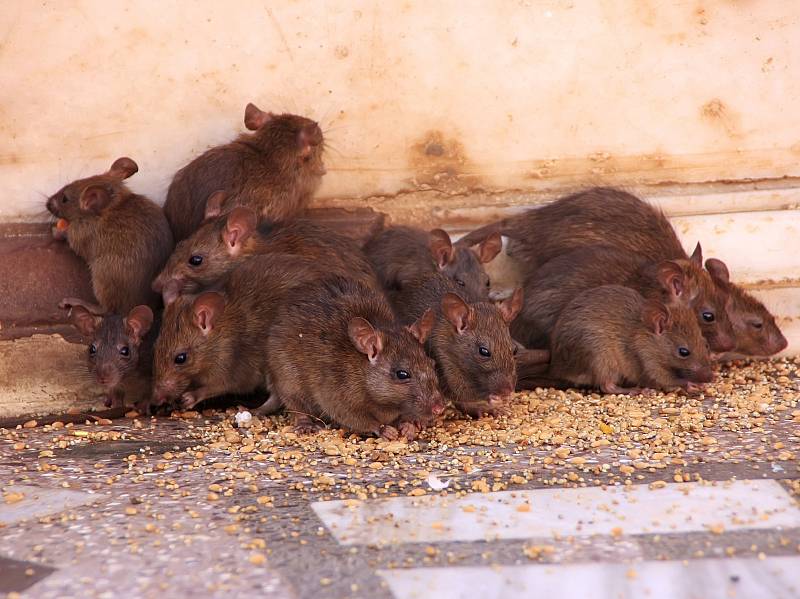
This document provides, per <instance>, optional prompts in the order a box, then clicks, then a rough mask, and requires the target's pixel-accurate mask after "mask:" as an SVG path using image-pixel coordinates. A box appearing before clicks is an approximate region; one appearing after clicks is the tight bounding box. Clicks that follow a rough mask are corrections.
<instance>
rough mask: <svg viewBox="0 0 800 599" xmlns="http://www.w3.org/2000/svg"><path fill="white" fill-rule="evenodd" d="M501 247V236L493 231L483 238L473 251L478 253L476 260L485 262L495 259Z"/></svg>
mask: <svg viewBox="0 0 800 599" xmlns="http://www.w3.org/2000/svg"><path fill="white" fill-rule="evenodd" d="M502 249H503V237H502V236H501V235H500V233H498V232H497V231H495V232H494V233H492V234H491V235H489V237H487V238H486V239H484V240H483V241H482V242H481V243H480V244H479V245H478V249H477V250H476V251H475V253H476V254H478V261H479V262H480V263H481V264H486V263H487V262H491V261H492V260H494V259H495V257H496V256H497V254H499V253H500V250H502Z"/></svg>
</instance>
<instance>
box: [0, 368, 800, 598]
mask: <svg viewBox="0 0 800 599" xmlns="http://www.w3.org/2000/svg"><path fill="white" fill-rule="evenodd" d="M798 368H799V367H798V364H797V362H795V361H789V360H779V361H775V362H764V363H752V364H742V365H739V366H737V367H735V368H732V369H729V370H725V371H724V372H723V373H722V375H721V377H720V379H719V380H718V382H717V383H715V384H714V385H713V386H712V387H711V388H709V389H708V390H707V392H706V393H705V394H704V395H702V396H699V397H686V396H683V395H672V394H670V395H650V396H641V397H634V398H623V397H619V398H617V397H601V396H598V395H591V394H579V393H573V392H567V393H563V392H554V391H552V390H541V391H536V392H532V393H527V394H519V395H518V396H517V397H516V398H515V400H514V403H513V405H512V406H511V407H510V409H509V413H508V414H506V415H504V416H501V417H499V418H484V419H481V420H478V421H469V420H464V419H461V418H460V417H459V416H458V415H456V414H449V415H448V418H447V419H446V420H445V421H443V422H441V423H439V424H438V425H437V426H436V427H435V428H434V429H432V430H429V431H425V432H424V433H423V435H422V436H421V438H420V439H419V440H417V441H415V442H413V443H411V444H407V443H405V442H386V441H380V440H376V439H359V438H357V437H353V436H348V435H345V434H344V433H342V432H341V431H338V430H325V431H323V432H321V433H319V434H318V435H314V436H305V437H299V436H297V435H295V434H294V432H293V431H292V429H291V427H290V426H289V423H288V421H287V420H286V418H285V417H277V418H275V417H274V418H270V419H264V420H258V419H254V420H252V421H251V422H250V426H249V427H247V428H237V427H236V426H235V424H234V420H235V419H234V415H235V410H229V411H228V412H224V411H217V412H204V413H201V414H198V413H195V412H191V413H185V414H178V415H173V416H172V417H159V418H152V419H151V418H142V417H128V418H124V419H117V420H113V421H106V420H103V419H97V418H94V419H92V418H90V419H89V420H88V421H87V422H86V423H81V424H67V425H64V424H62V423H59V422H57V423H55V424H50V425H45V426H42V425H39V424H38V423H36V425H34V423H33V422H31V423H28V424H27V425H26V426H20V427H17V428H13V429H5V430H0V486H2V501H0V593H7V594H9V595H10V596H14V594H15V593H18V594H20V595H21V596H25V597H156V596H158V597H184V596H194V597H203V596H214V597H217V596H218V597H238V596H268V597H391V596H395V597H398V598H406V597H408V598H410V597H431V596H435V597H470V598H472V597H527V596H541V595H544V594H545V593H546V594H547V595H548V596H550V597H551V598H553V599H555V598H560V597H564V598H573V597H575V598H577V597H585V596H588V594H591V596H594V597H698V599H699V598H701V597H702V598H703V599H706V598H708V597H737V598H742V597H767V596H768V597H771V598H775V597H797V596H800V567H798V566H800V508H798V505H797V502H796V497H797V493H798V492H799V491H800V470H799V469H798V461H797V455H798V453H797V452H798V450H800V410H799V409H798V405H797V402H798V399H800V382H799V381H798Z"/></svg>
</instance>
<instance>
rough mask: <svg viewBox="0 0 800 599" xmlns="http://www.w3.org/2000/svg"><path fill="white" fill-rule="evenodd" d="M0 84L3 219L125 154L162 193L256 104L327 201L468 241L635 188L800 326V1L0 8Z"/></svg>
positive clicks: (208, 1)
mask: <svg viewBox="0 0 800 599" xmlns="http://www.w3.org/2000/svg"><path fill="white" fill-rule="evenodd" d="M0 82H2V85H0V126H1V127H2V131H0V189H2V192H3V193H2V194H0V221H3V220H5V221H8V220H20V219H22V220H37V219H42V218H44V215H43V213H42V209H43V195H45V194H48V193H52V191H54V190H55V189H57V188H58V187H59V186H60V185H61V184H62V183H63V182H65V181H67V180H69V179H71V178H75V177H78V176H85V175H88V174H92V173H94V172H97V171H100V170H104V169H105V168H107V166H108V165H110V163H111V161H113V160H114V159H115V158H116V157H118V156H121V155H129V156H131V157H133V158H134V159H135V160H136V161H137V162H138V163H139V166H140V172H139V174H137V175H136V176H135V177H134V178H133V179H132V180H131V184H132V186H133V187H134V188H135V189H136V190H137V191H141V192H145V193H147V194H150V195H151V196H152V197H154V198H155V199H157V200H159V201H161V200H162V199H163V194H164V191H165V189H166V186H167V184H168V183H169V180H170V178H171V175H172V173H173V172H174V171H175V170H176V169H177V168H178V167H179V166H181V165H182V164H184V163H185V162H186V161H188V160H189V159H190V158H191V157H193V156H195V155H196V154H197V153H198V152H201V151H202V150H204V149H205V148H206V147H208V146H210V145H213V144H215V143H219V142H221V141H225V140H227V139H229V138H230V137H231V136H232V135H234V134H235V133H236V132H238V131H241V130H242V129H243V128H242V124H241V123H242V113H243V107H244V105H245V104H246V103H247V102H248V101H254V102H256V103H257V104H258V105H259V106H260V107H262V108H264V109H268V110H273V111H283V110H289V111H293V112H300V113H303V114H307V115H310V116H312V117H314V118H317V119H318V120H320V122H321V123H322V125H323V128H324V129H325V130H326V132H327V133H326V135H327V139H328V140H329V141H330V145H331V149H330V152H329V154H328V159H327V162H328V166H329V174H328V175H327V176H326V179H325V183H324V186H323V189H322V192H321V196H320V199H319V201H320V203H327V204H335V205H351V204H359V203H363V202H368V204H369V205H372V206H375V207H376V208H378V209H380V210H383V211H386V212H388V213H390V214H391V215H392V217H393V218H394V219H396V220H416V221H418V222H422V221H424V222H432V220H431V219H435V220H437V221H441V222H445V223H448V224H451V225H452V226H455V227H456V228H458V227H457V225H455V224H454V223H457V222H458V223H462V224H463V222H474V221H475V220H479V219H483V218H486V217H488V216H489V215H490V214H493V213H499V212H503V211H507V210H514V209H518V208H519V207H521V206H525V205H529V204H531V203H535V202H536V201H539V199H540V195H537V194H541V193H545V194H552V193H554V192H558V190H563V189H566V188H573V187H575V186H578V185H586V184H594V183H614V184H622V185H626V186H633V187H636V186H644V191H643V194H644V195H646V196H647V197H652V198H653V199H655V200H657V201H659V202H660V203H663V205H664V206H665V208H666V209H667V210H668V212H670V213H671V214H674V215H677V216H678V219H679V220H678V221H676V222H678V224H679V228H680V229H681V231H682V233H683V234H684V236H685V238H686V239H687V244H688V243H693V241H692V240H693V239H694V238H695V237H699V238H702V239H703V241H704V243H706V245H707V247H708V248H709V250H713V251H714V252H715V253H716V254H717V255H719V257H721V258H723V259H726V260H727V261H729V262H730V263H731V266H732V269H733V272H734V275H735V276H736V277H737V278H738V279H739V280H743V281H745V282H750V283H753V284H756V283H758V284H759V285H761V287H762V288H764V289H766V292H768V293H771V292H772V291H771V290H773V289H776V288H780V289H781V290H782V291H781V292H780V295H781V298H783V299H781V300H780V302H782V303H780V302H779V303H780V305H782V306H786V307H785V308H781V309H785V310H787V312H786V313H785V314H783V315H782V316H783V317H784V318H786V319H787V324H791V325H792V326H797V325H795V324H792V323H796V322H797V321H798V319H800V305H798V304H800V301H799V300H798V297H799V296H798V290H797V285H796V284H797V280H798V278H800V275H798V272H800V240H799V239H800V236H798V235H797V233H798V228H799V227H800V214H799V213H798V211H797V210H796V208H797V206H798V205H800V193H798V191H797V188H796V187H795V185H796V182H795V181H794V180H793V179H792V178H791V177H796V176H798V175H800V113H799V109H798V107H799V106H800V3H797V2H790V1H771V2H769V1H763V0H762V1H759V0H694V1H670V2H662V1H658V0H598V1H580V0H528V1H524V0H522V1H514V2H511V1H501V2H478V1H475V2H463V1H460V2H456V1H439V2H413V1H406V2H404V1H401V0H385V1H373V2H368V1H361V2H321V1H311V0H298V1H294V2H290V1H282V2H263V1H262V2H249V1H244V0H243V1H237V2H220V1H217V0H201V1H194V2H188V1H185V2H164V1H141V2H107V1H101V0H73V1H67V0H62V1H58V2H45V3H40V2H31V1H29V0H5V2H3V5H2V10H1V11H0ZM786 177H788V178H786ZM754 179H755V180H766V181H767V188H768V189H767V190H766V191H765V190H764V188H763V185H761V184H763V181H762V182H761V183H760V184H759V185H761V187H760V188H759V189H758V190H753V189H749V188H745V189H742V188H741V186H739V187H736V188H735V189H733V190H731V189H729V188H728V186H726V185H724V184H721V183H719V182H721V181H744V180H754ZM712 182H717V183H712ZM664 183H669V184H671V185H670V187H669V188H663V187H661V186H660V184H664ZM689 184H692V185H689ZM754 187H757V186H754ZM684 188H685V189H684ZM487 207H489V208H490V210H488V211H487ZM465 219H466V221H465ZM745 239H746V243H745V241H743V240H745ZM763 281H767V283H766V284H762V283H761V282H763ZM785 289H789V290H790V291H788V292H787V291H785ZM786 296H788V297H789V298H790V301H787V300H785V297H786ZM776 301H777V300H776ZM790 305H791V306H792V307H791V308H789V307H788V306H790ZM792 310H794V311H795V312H792ZM792 318H793V319H794V320H791V321H790V320H788V319H792ZM799 334H800V333H799Z"/></svg>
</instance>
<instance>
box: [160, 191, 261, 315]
mask: <svg viewBox="0 0 800 599" xmlns="http://www.w3.org/2000/svg"><path fill="white" fill-rule="evenodd" d="M218 193H219V192H218ZM216 195H217V194H214V196H216ZM210 203H211V198H210V199H209V204H210ZM256 222H257V219H256V213H255V212H254V211H253V210H252V209H250V208H245V207H242V206H237V207H236V208H234V209H233V210H231V211H230V212H228V213H227V214H223V215H222V216H219V217H218V218H216V219H211V220H207V221H206V222H204V223H203V224H202V225H201V226H200V228H199V229H197V231H195V232H194V233H193V234H192V235H191V236H190V237H187V238H186V239H184V240H183V241H181V242H180V243H178V245H177V246H176V248H175V251H174V252H172V255H171V256H170V257H169V260H168V261H167V264H166V265H165V266H164V269H163V270H162V271H161V274H159V275H158V277H156V279H155V281H153V291H155V292H156V293H161V294H162V295H163V297H164V304H165V305H166V304H169V303H171V302H173V301H174V300H175V298H176V297H177V295H180V294H183V293H194V292H197V291H199V290H200V289H203V288H205V287H207V286H208V285H211V284H212V283H214V282H215V281H217V280H219V279H220V278H221V277H222V276H223V275H225V274H226V273H228V272H230V271H231V270H232V269H233V267H234V266H235V265H236V264H238V263H239V262H240V261H241V260H243V259H244V258H246V257H247V256H248V255H250V253H251V252H250V251H249V244H248V243H247V242H248V241H249V240H250V239H251V238H252V236H253V233H255V230H256Z"/></svg>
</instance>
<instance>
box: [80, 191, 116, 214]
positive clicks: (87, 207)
mask: <svg viewBox="0 0 800 599" xmlns="http://www.w3.org/2000/svg"><path fill="white" fill-rule="evenodd" d="M110 201H111V194H110V193H109V191H108V189H106V188H105V186H103V185H90V186H89V187H87V188H86V189H84V190H83V192H82V193H81V197H80V200H78V202H79V204H80V207H81V210H84V211H86V212H94V213H95V214H99V213H100V211H101V210H102V209H103V208H105V207H106V206H107V205H108V203H109V202H110Z"/></svg>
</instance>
